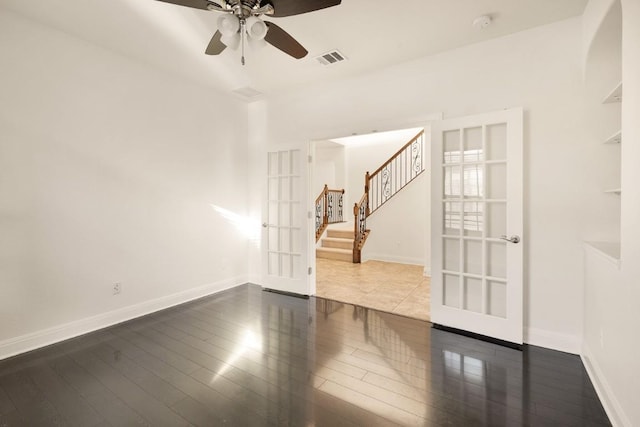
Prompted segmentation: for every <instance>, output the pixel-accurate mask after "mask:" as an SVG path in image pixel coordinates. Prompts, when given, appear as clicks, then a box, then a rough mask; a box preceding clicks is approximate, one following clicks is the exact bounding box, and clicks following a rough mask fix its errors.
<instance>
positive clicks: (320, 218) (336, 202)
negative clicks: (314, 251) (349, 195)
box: [316, 184, 344, 242]
mask: <svg viewBox="0 0 640 427" xmlns="http://www.w3.org/2000/svg"><path fill="white" fill-rule="evenodd" d="M343 206H344V189H342V190H331V189H329V187H328V186H327V185H326V184H325V186H324V188H323V189H322V191H321V192H320V195H319V196H318V197H317V198H316V242H317V241H318V239H320V237H321V236H322V233H324V230H326V228H327V226H328V225H329V224H336V223H338V222H342V221H343Z"/></svg>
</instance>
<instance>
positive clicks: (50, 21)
mask: <svg viewBox="0 0 640 427" xmlns="http://www.w3.org/2000/svg"><path fill="white" fill-rule="evenodd" d="M586 3H587V0H402V1H392V2H389V1H383V0H343V1H342V4H341V5H339V6H336V7H332V8H329V9H324V10H320V11H316V12H312V13H309V14H305V15H299V16H293V17H288V18H267V20H272V21H273V22H274V23H276V24H278V25H279V26H280V27H282V28H283V29H285V30H286V31H287V32H289V33H290V34H291V35H292V36H294V37H295V38H296V39H297V40H298V41H299V42H300V43H301V44H302V45H303V46H305V47H306V48H307V50H308V51H309V55H308V56H307V57H306V58H303V59H301V60H295V59H293V58H291V57H289V56H287V55H285V54H284V53H282V52H280V51H279V50H277V49H275V48H274V47H272V46H267V47H265V48H264V49H262V50H260V51H256V52H254V51H251V50H247V52H246V61H247V63H246V66H244V67H243V66H241V65H240V53H239V52H237V51H233V50H230V49H227V50H225V51H224V52H223V53H222V54H221V55H220V56H208V55H205V54H204V50H205V48H206V46H207V44H208V43H209V40H210V38H211V36H212V34H213V33H214V32H215V30H216V19H217V17H218V16H219V15H218V14H217V13H216V12H207V11H202V10H196V9H190V8H186V7H182V6H176V5H173V4H168V3H163V2H160V1H156V0H46V1H44V2H42V1H34V0H30V1H29V0H0V7H5V8H7V9H9V10H12V11H14V12H16V13H19V14H22V15H24V16H27V17H29V18H32V19H34V20H36V21H39V22H41V23H44V24H46V25H49V26H52V27H55V28H57V29H59V30H61V31H64V32H66V33H68V34H71V35H73V36H76V37H78V38H81V39H83V40H86V41H88V42H91V43H94V44H97V45H99V46H103V47H105V48H107V49H110V50H112V51H115V52H118V53H120V54H123V55H125V56H128V57H131V58H136V59H138V60H141V61H143V62H146V63H148V64H151V65H153V66H155V67H158V68H160V69H164V70H167V71H169V72H172V73H176V74H178V75H181V76H183V77H186V78H188V79H191V80H193V81H195V82H198V83H200V84H204V85H207V86H210V87H213V88H216V89H218V90H221V91H224V92H230V91H233V90H236V89H239V88H244V87H251V88H254V89H256V90H258V91H260V92H262V93H265V94H275V93H278V92H280V91H285V90H288V89H294V88H296V87H299V86H301V85H304V84H309V83H311V82H314V81H326V80H331V79H340V78H346V77H350V76H354V75H358V74H362V73H366V72H369V71H372V70H376V69H380V68H383V67H388V66H391V65H393V64H396V63H399V62H404V61H409V60H412V59H415V58H419V57H423V56H426V55H430V54H434V53H437V52H442V51H445V50H448V49H453V48H456V47H460V46H464V45H467V44H471V43H476V42H479V41H482V40H486V39H490V38H494V37H499V36H502V35H506V34H510V33H514V32H518V31H522V30H525V29H527V28H532V27H535V26H539V25H544V24H547V23H551V22H555V21H559V20H562V19H566V18H569V17H572V16H577V15H580V14H582V12H583V11H584V7H585V5H586ZM483 14H489V15H490V16H491V17H492V18H493V23H492V25H491V26H490V27H489V28H487V29H485V30H482V31H478V30H475V29H474V28H472V25H471V23H472V22H473V20H474V18H476V17H477V16H479V15H483ZM333 49H338V50H340V51H341V52H342V53H343V54H344V55H346V56H347V57H348V61H346V62H342V63H339V64H336V65H331V66H323V65H320V64H319V63H318V62H317V61H316V60H315V59H314V58H315V57H316V56H318V55H320V54H323V53H326V52H328V51H330V50H333ZM34 54H37V53H34Z"/></svg>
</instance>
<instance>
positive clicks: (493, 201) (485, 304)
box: [431, 108, 523, 344]
mask: <svg viewBox="0 0 640 427" xmlns="http://www.w3.org/2000/svg"><path fill="white" fill-rule="evenodd" d="M522 116H523V112H522V109H519V108H518V109H511V110H504V111H498V112H494V113H487V114H481V115H475V116H466V117H461V118H455V119H447V120H442V121H436V122H433V123H432V127H431V129H432V157H431V162H432V192H431V194H432V204H433V206H432V224H431V234H432V239H431V253H432V266H431V267H432V277H431V321H432V322H433V323H435V324H439V325H443V326H447V327H451V328H456V329H462V330H465V331H469V332H473V333H476V334H481V335H485V336H489V337H493V338H497V339H500V340H504V341H509V342H513V343H517V344H521V343H522V337H523V269H522V264H523V245H522V242H521V236H522V231H523V220H522V204H523V198H522V187H523V171H522V139H523V134H522Z"/></svg>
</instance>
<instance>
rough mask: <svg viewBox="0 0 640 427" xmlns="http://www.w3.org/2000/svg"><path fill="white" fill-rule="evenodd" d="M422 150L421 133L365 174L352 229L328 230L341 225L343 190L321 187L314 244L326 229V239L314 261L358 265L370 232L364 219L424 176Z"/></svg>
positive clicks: (354, 207) (422, 139) (422, 136)
mask: <svg viewBox="0 0 640 427" xmlns="http://www.w3.org/2000/svg"><path fill="white" fill-rule="evenodd" d="M423 146H424V131H421V132H419V133H418V134H417V135H416V136H415V137H413V138H412V139H411V140H410V141H409V142H407V143H406V144H405V145H404V146H403V147H402V148H401V149H400V150H398V152H396V153H395V154H394V155H393V156H391V157H390V158H389V160H387V161H386V162H384V163H383V164H382V166H380V167H379V168H378V169H376V171H375V172H373V173H371V174H370V173H369V172H367V173H366V174H365V178H364V194H363V195H362V198H361V199H360V201H359V202H357V203H355V204H354V206H353V215H354V220H355V221H354V225H353V228H352V229H349V230H346V229H328V228H327V226H328V225H329V224H335V223H337V222H342V206H343V203H342V202H343V197H344V190H329V189H328V188H327V186H326V185H325V186H324V189H323V190H322V192H321V193H320V195H319V196H318V198H317V199H316V242H317V241H318V240H319V239H320V238H321V237H322V236H323V234H324V231H325V229H326V230H327V237H326V238H323V239H322V243H321V246H320V247H318V248H317V249H316V258H327V259H335V260H341V261H347V262H353V263H360V262H361V257H362V248H363V246H364V244H365V242H366V241H367V237H368V236H369V233H370V232H371V230H369V229H368V228H367V218H368V217H369V216H371V215H372V214H373V213H374V212H376V211H377V210H378V209H379V208H380V207H382V205H384V204H385V203H386V202H387V201H389V200H390V199H391V198H392V197H393V196H395V195H396V194H397V193H398V192H399V191H400V190H402V189H403V188H404V187H405V186H407V185H408V184H409V183H410V182H412V181H413V180H414V179H416V178H417V177H418V176H419V175H420V174H421V173H422V172H424V155H423ZM334 199H336V200H338V209H335V206H334V205H335V203H334ZM336 212H339V213H338V215H336Z"/></svg>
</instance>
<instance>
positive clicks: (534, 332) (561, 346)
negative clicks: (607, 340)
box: [524, 328, 582, 354]
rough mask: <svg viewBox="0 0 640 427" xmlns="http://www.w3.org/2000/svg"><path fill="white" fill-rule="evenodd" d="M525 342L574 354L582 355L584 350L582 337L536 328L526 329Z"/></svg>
mask: <svg viewBox="0 0 640 427" xmlns="http://www.w3.org/2000/svg"><path fill="white" fill-rule="evenodd" d="M524 342H526V343H527V344H531V345H537V346H538V347H544V348H549V349H551V350H558V351H563V352H565V353H572V354H580V350H581V349H582V340H581V338H580V337H577V336H574V335H567V334H559V333H557V332H553V331H547V330H544V329H536V328H525V331H524Z"/></svg>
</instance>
